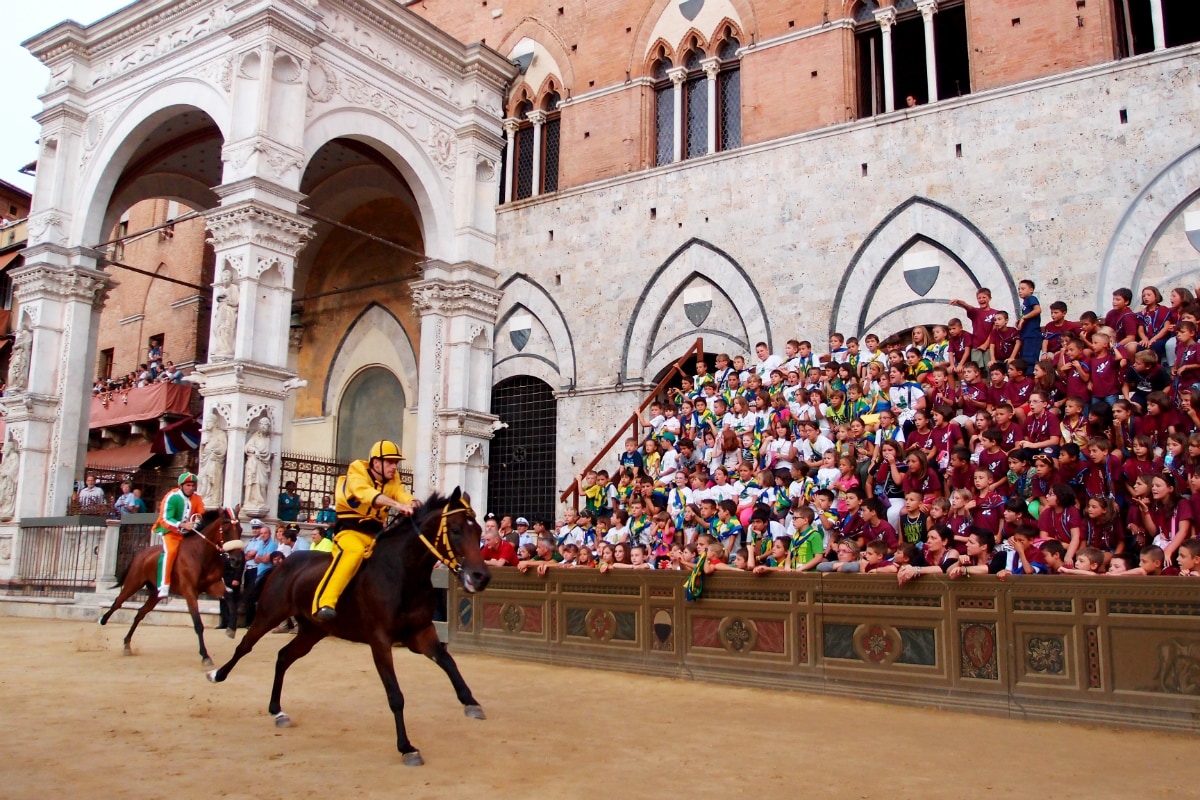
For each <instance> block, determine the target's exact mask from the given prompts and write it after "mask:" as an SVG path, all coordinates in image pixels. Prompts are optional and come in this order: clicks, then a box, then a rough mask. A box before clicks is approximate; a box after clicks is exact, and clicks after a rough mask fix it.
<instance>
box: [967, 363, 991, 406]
mask: <svg viewBox="0 0 1200 800" xmlns="http://www.w3.org/2000/svg"><path fill="white" fill-rule="evenodd" d="M982 377H983V373H982V372H981V371H980V369H979V366H978V365H977V364H975V363H974V362H970V363H968V364H967V365H966V366H965V367H964V368H963V382H962V387H961V390H962V409H963V413H964V414H966V415H967V416H969V417H973V416H975V414H977V413H978V412H980V411H987V410H988V387H987V384H986V383H984V382H983V381H982V380H981V378H982Z"/></svg>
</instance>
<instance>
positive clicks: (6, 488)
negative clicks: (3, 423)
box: [0, 431, 21, 522]
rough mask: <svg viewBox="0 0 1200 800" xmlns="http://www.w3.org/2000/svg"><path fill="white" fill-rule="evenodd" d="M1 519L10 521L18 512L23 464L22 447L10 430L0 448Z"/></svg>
mask: <svg viewBox="0 0 1200 800" xmlns="http://www.w3.org/2000/svg"><path fill="white" fill-rule="evenodd" d="M0 456H2V458H3V460H2V461H0V520H3V521H5V522H8V521H9V520H11V519H12V518H13V515H14V513H16V507H17V472H18V470H19V469H20V466H21V448H20V446H19V445H18V444H17V440H16V439H15V438H14V437H13V435H12V432H11V431H10V432H9V434H8V436H7V437H5V439H4V448H3V450H0Z"/></svg>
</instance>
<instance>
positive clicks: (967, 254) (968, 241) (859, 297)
mask: <svg viewBox="0 0 1200 800" xmlns="http://www.w3.org/2000/svg"><path fill="white" fill-rule="evenodd" d="M917 242H925V243H928V244H930V245H932V246H934V247H936V248H937V249H939V250H941V251H942V252H944V253H946V254H948V255H949V256H950V258H951V259H952V260H953V261H954V262H955V267H956V268H957V269H960V270H962V271H963V272H965V273H966V276H967V278H968V279H969V280H970V282H971V283H973V284H974V285H975V286H976V287H979V286H986V287H988V288H990V289H991V290H992V295H993V299H994V304H995V305H996V306H997V307H998V308H1002V309H1005V310H1008V311H1011V310H1012V309H1014V308H1016V307H1018V305H1019V300H1018V298H1017V286H1016V282H1015V281H1013V278H1012V274H1011V273H1010V272H1009V270H1008V266H1007V265H1006V264H1005V263H1004V259H1003V258H1002V257H1001V256H1000V252H999V251H998V250H997V249H996V247H995V245H993V244H992V243H991V241H990V240H988V238H987V237H986V236H984V234H983V232H982V231H980V230H979V228H977V227H975V225H973V224H972V223H971V222H970V221H969V220H967V219H966V218H965V217H963V216H962V215H961V214H959V213H957V212H956V211H954V210H952V209H950V208H948V207H946V206H944V205H942V204H940V203H937V202H934V201H933V200H929V199H928V198H924V197H911V198H909V199H908V200H906V201H904V202H903V203H901V204H900V205H899V206H897V207H896V208H895V209H894V210H893V211H892V212H891V213H889V214H888V215H887V216H886V217H884V218H883V220H882V221H881V222H880V223H879V224H878V225H877V226H875V229H874V230H872V231H871V233H870V234H869V235H868V236H867V238H866V240H865V241H864V242H863V243H862V246H860V247H859V248H858V251H857V252H856V253H855V254H854V257H853V258H852V259H851V260H850V264H849V266H848V267H847V268H846V271H845V273H844V274H843V275H842V281H841V283H840V284H839V285H838V289H837V294H836V295H835V297H834V301H833V315H832V316H831V317H830V323H831V328H830V332H833V331H838V332H840V333H842V334H845V335H846V336H851V335H862V334H865V333H867V329H866V326H867V325H868V324H869V323H870V322H872V321H873V320H872V319H868V318H867V317H868V314H869V313H871V306H872V301H873V300H874V299H875V298H876V295H877V292H878V291H879V290H880V289H881V288H883V287H882V284H883V281H884V278H885V277H887V276H888V272H889V270H892V268H893V267H894V266H895V265H896V262H897V260H898V259H899V258H900V257H901V256H903V255H904V254H905V253H906V252H907V251H908V250H909V249H910V248H911V247H912V246H913V245H914V243H917ZM915 294H916V292H915V290H914V296H915ZM897 299H898V302H896V303H894V304H892V305H891V306H890V310H889V311H887V312H885V313H884V314H879V313H876V314H873V315H872V316H873V317H874V318H875V319H878V318H882V317H883V316H886V315H887V314H888V313H891V312H892V311H899V310H902V309H903V308H905V307H907V306H912V307H915V306H918V305H926V306H928V305H937V306H941V307H942V308H943V309H945V308H946V306H945V301H948V300H949V299H950V298H948V297H946V298H942V297H940V296H935V297H934V298H930V299H928V300H926V299H924V295H922V296H920V297H919V298H917V299H916V300H910V301H908V302H905V301H904V299H903V298H897ZM966 299H967V300H968V301H970V300H972V298H971V297H967V298H966Z"/></svg>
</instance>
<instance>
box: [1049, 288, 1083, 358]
mask: <svg viewBox="0 0 1200 800" xmlns="http://www.w3.org/2000/svg"><path fill="white" fill-rule="evenodd" d="M1078 332H1079V325H1077V324H1076V323H1074V322H1070V321H1068V320H1067V304H1066V303H1064V302H1062V301H1061V300H1059V301H1056V302H1054V303H1051V304H1050V322H1047V323H1046V324H1045V325H1043V326H1042V352H1043V353H1057V352H1058V351H1059V349H1061V347H1062V342H1063V339H1064V337H1071V336H1074V335H1075V334H1077V333H1078Z"/></svg>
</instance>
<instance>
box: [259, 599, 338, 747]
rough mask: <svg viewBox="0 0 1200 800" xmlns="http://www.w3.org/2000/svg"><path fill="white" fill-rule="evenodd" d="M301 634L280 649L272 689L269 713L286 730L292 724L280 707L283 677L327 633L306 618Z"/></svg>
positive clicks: (278, 725)
mask: <svg viewBox="0 0 1200 800" xmlns="http://www.w3.org/2000/svg"><path fill="white" fill-rule="evenodd" d="M299 622H300V632H299V633H297V634H296V638H295V639H292V641H290V642H288V643H287V644H286V645H284V646H283V647H281V648H280V650H279V655H278V656H276V658H275V684H274V685H273V686H272V687H271V703H270V705H268V706H267V711H268V712H270V714H271V716H272V717H274V718H275V727H277V728H286V727H288V726H289V725H291V724H292V720H291V717H289V716H288V715H287V714H285V713H283V710H282V709H281V708H280V707H279V698H280V696H281V695H282V694H283V675H284V673H285V672H287V671H288V667H290V666H291V665H292V664H295V663H296V662H297V661H299V660H300V659H302V658H304V657H305V656H306V655H308V652H309V651H310V650H312V649H313V646H314V645H316V643H317V642H319V641H321V640H322V639H324V638H325V632H324V631H322V630H321V629H319V628H317V627H316V626H315V625H313V624H312V623H311V622H309V621H308V620H307V619H305V618H304V617H301V618H300V620H299Z"/></svg>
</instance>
